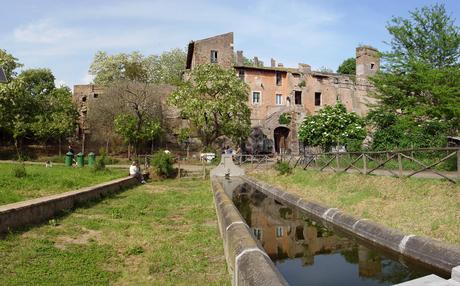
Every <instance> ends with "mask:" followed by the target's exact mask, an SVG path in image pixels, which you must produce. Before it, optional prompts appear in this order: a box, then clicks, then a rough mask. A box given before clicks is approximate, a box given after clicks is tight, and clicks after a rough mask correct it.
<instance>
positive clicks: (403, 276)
mask: <svg viewBox="0 0 460 286" xmlns="http://www.w3.org/2000/svg"><path fill="white" fill-rule="evenodd" d="M235 183H236V182H233V184H225V183H224V187H225V189H226V192H227V194H229V195H230V197H231V198H232V200H233V202H234V204H235V206H236V207H237V208H238V210H239V211H240V213H241V215H242V216H243V218H244V219H245V220H246V223H247V224H248V225H249V226H250V228H251V230H252V232H253V234H254V236H255V237H256V238H257V239H258V240H259V242H260V243H261V245H262V246H263V247H264V249H265V251H266V253H267V254H268V255H269V256H270V258H271V259H272V261H273V262H274V263H275V266H276V267H277V268H278V270H279V271H280V272H281V274H282V275H283V276H284V277H285V278H286V280H287V281H288V283H289V285H324V286H328V285H335V286H336V285H344V286H345V285H353V286H361V285H362V286H364V285H393V284H397V283H402V282H404V281H408V280H412V279H415V278H418V277H422V276H425V275H428V274H431V273H433V271H432V270H429V269H426V268H423V267H422V266H420V265H417V266H416V265H415V264H411V263H408V262H403V263H401V262H399V261H398V260H401V259H400V258H398V257H395V256H394V255H393V254H391V255H390V254H388V253H385V252H383V251H382V250H380V249H376V248H375V247H373V246H370V245H369V244H365V243H364V242H362V241H358V240H357V239H355V238H353V237H350V235H345V234H343V233H340V232H339V231H338V230H333V229H332V227H330V226H326V225H325V224H323V223H322V222H321V221H315V220H312V219H311V218H310V217H309V216H308V215H307V214H305V213H303V212H302V211H301V210H298V209H294V208H291V207H289V206H287V205H284V204H282V203H281V202H278V201H277V200H274V199H272V198H271V197H268V196H267V195H265V194H264V193H263V192H261V191H259V190H257V189H254V188H253V187H251V186H250V185H248V184H237V183H236V184H235ZM435 274H438V275H439V273H435Z"/></svg>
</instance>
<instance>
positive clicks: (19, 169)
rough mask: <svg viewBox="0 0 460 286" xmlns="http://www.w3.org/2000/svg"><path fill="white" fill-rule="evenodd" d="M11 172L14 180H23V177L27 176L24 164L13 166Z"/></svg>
mask: <svg viewBox="0 0 460 286" xmlns="http://www.w3.org/2000/svg"><path fill="white" fill-rule="evenodd" d="M12 171H13V176H15V177H16V178H24V177H25V176H27V172H26V167H25V166H24V163H19V164H14V166H13V169H12Z"/></svg>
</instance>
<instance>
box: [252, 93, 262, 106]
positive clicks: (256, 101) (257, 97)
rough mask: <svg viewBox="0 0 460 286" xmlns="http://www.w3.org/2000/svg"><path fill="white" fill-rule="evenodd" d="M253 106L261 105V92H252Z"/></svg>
mask: <svg viewBox="0 0 460 286" xmlns="http://www.w3.org/2000/svg"><path fill="white" fill-rule="evenodd" d="M252 104H260V92H259V91H253V92H252Z"/></svg>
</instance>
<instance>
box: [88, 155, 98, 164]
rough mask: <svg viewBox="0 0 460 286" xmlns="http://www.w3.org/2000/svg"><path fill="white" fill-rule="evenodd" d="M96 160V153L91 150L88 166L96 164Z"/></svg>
mask: <svg viewBox="0 0 460 286" xmlns="http://www.w3.org/2000/svg"><path fill="white" fill-rule="evenodd" d="M94 162H96V154H94V153H93V152H91V153H89V154H88V166H90V167H92V166H94Z"/></svg>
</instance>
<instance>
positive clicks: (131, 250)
mask: <svg viewBox="0 0 460 286" xmlns="http://www.w3.org/2000/svg"><path fill="white" fill-rule="evenodd" d="M142 253H144V248H142V246H134V247H130V248H129V249H128V250H127V251H126V254H127V255H140V254H142Z"/></svg>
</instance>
